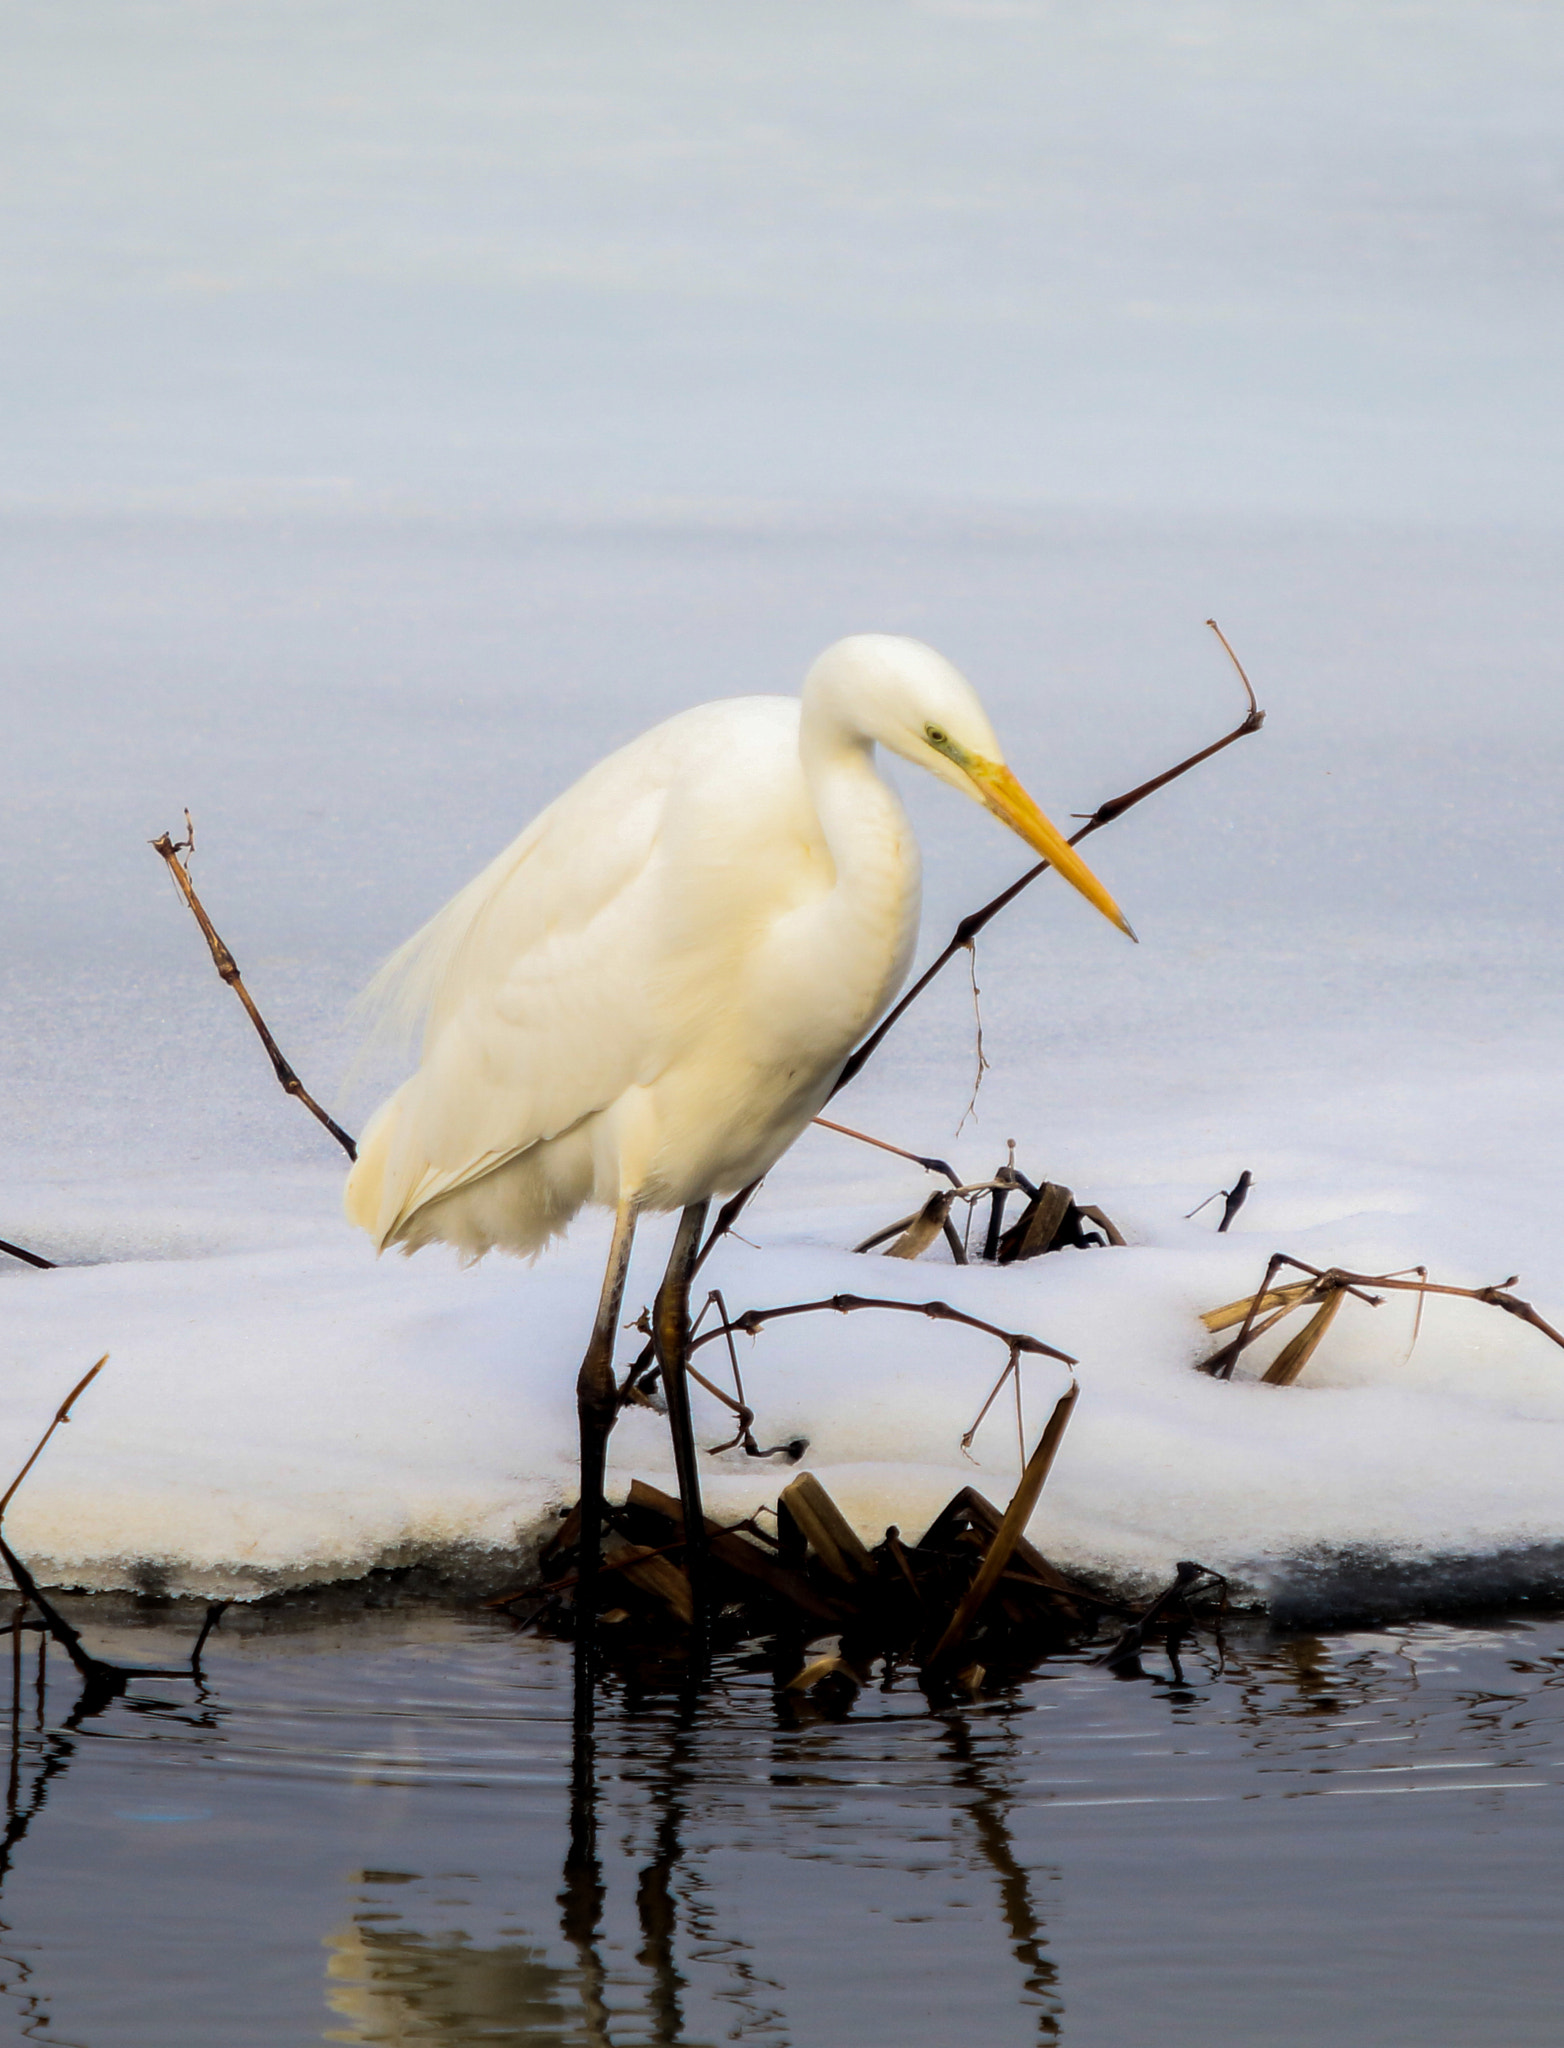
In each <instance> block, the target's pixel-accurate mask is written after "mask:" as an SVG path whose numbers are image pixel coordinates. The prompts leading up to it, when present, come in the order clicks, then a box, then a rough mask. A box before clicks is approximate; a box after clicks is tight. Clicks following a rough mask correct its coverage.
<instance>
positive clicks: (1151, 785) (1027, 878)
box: [831, 619, 1265, 1095]
mask: <svg viewBox="0 0 1564 2048" xmlns="http://www.w3.org/2000/svg"><path fill="white" fill-rule="evenodd" d="M1206 624H1207V625H1208V626H1209V627H1210V628H1211V630H1212V632H1213V633H1215V634H1216V636H1217V638H1218V639H1219V640H1221V642H1222V645H1223V646H1224V647H1226V648H1227V653H1228V658H1229V659H1230V660H1231V662H1232V664H1233V666H1234V668H1236V669H1237V670H1238V679H1239V681H1240V682H1241V683H1242V684H1243V686H1244V693H1245V695H1246V696H1247V697H1248V699H1249V709H1248V711H1247V712H1246V714H1245V715H1244V717H1243V718H1242V719H1241V720H1240V722H1239V723H1238V724H1237V725H1235V726H1234V727H1233V729H1232V731H1231V732H1227V733H1224V734H1223V735H1222V737H1221V738H1220V739H1219V740H1213V741H1212V743H1211V745H1210V746H1208V747H1202V748H1201V749H1200V751H1199V753H1197V754H1191V755H1190V756H1189V758H1188V759H1187V760H1184V761H1180V762H1178V763H1177V764H1176V766H1174V767H1172V768H1166V769H1164V770H1163V772H1162V773H1161V774H1160V775H1153V776H1152V777H1151V779H1150V781H1149V782H1142V783H1139V784H1137V786H1136V787H1135V788H1134V789H1129V790H1126V791H1125V792H1124V794H1123V795H1122V796H1113V797H1109V799H1108V801H1107V802H1106V803H1103V804H1099V805H1098V806H1097V808H1096V810H1095V811H1093V812H1092V813H1091V814H1090V816H1089V817H1088V818H1087V820H1086V822H1085V824H1084V825H1082V827H1081V829H1080V831H1079V832H1075V833H1072V834H1071V837H1070V844H1071V845H1072V846H1079V845H1080V843H1081V841H1082V840H1083V839H1087V838H1089V837H1090V836H1091V834H1092V833H1093V832H1100V831H1101V830H1102V828H1103V826H1104V825H1111V824H1112V823H1113V821H1114V819H1115V818H1122V817H1123V815H1124V813H1125V812H1126V811H1128V810H1132V809H1133V808H1134V806H1135V805H1136V804H1138V803H1142V802H1143V801H1144V800H1145V799H1146V798H1147V797H1148V796H1153V795H1155V793H1156V792H1157V791H1158V790H1159V789H1165V788H1166V787H1167V785H1168V784H1169V783H1170V782H1176V781H1177V780H1178V778H1179V776H1181V775H1187V774H1188V773H1189V771H1190V769H1191V768H1198V767H1199V766H1200V764H1201V762H1202V761H1209V760H1210V759H1211V757H1212V755H1213V754H1220V753H1221V752H1222V750H1223V748H1224V747H1230V746H1232V744H1233V743H1234V741H1235V740H1241V739H1247V738H1248V736H1249V734H1250V733H1252V732H1258V731H1259V730H1260V728H1261V726H1262V725H1264V723H1265V713H1264V712H1263V711H1262V710H1261V709H1260V707H1259V705H1258V703H1257V702H1256V701H1255V694H1254V690H1253V687H1252V686H1251V684H1250V681H1249V678H1248V677H1247V676H1246V675H1245V674H1244V671H1243V667H1242V665H1241V663H1240V662H1239V659H1238V657H1237V655H1236V654H1234V653H1233V650H1232V648H1231V647H1228V645H1227V641H1226V640H1225V639H1224V638H1223V635H1222V630H1221V628H1220V627H1219V626H1218V625H1217V623H1216V621H1215V619H1207V621H1206ZM1051 865H1052V863H1051V862H1049V861H1046V860H1040V861H1039V862H1038V863H1037V865H1036V866H1035V867H1031V868H1028V869H1027V871H1026V873H1025V874H1024V875H1020V876H1018V877H1017V879H1016V880H1015V881H1013V882H1012V883H1011V884H1010V886H1009V888H1008V889H1002V890H1001V891H1000V892H999V894H998V895H997V896H996V897H994V898H993V900H992V901H991V902H989V903H985V904H984V905H983V907H982V909H981V910H974V911H970V912H969V913H968V914H967V916H965V917H964V918H963V919H962V920H961V922H960V924H958V925H957V927H956V929H955V931H954V932H953V933H952V934H951V937H950V942H949V944H948V945H947V946H946V947H945V950H944V951H943V952H942V953H941V954H940V955H939V957H938V959H936V960H935V962H934V964H933V965H932V966H931V967H929V968H927V969H925V971H924V972H923V973H922V974H921V975H919V977H918V979H917V980H916V981H915V982H914V983H913V985H912V987H911V988H910V989H909V990H908V991H907V993H906V994H905V995H904V996H903V997H902V999H901V1001H900V1002H899V1003H897V1004H896V1006H895V1008H894V1009H892V1010H891V1011H890V1012H889V1014H888V1015H887V1016H886V1017H885V1018H884V1019H883V1021H882V1022H881V1023H880V1024H878V1025H877V1026H876V1027H875V1029H874V1030H873V1031H871V1032H870V1034H869V1036H868V1037H867V1038H866V1039H865V1040H864V1042H863V1044H862V1045H860V1046H859V1048H858V1050H857V1051H856V1052H855V1053H854V1054H853V1055H852V1057H851V1059H849V1060H848V1062H847V1064H846V1065H845V1066H844V1067H843V1068H842V1071H841V1073H840V1074H839V1075H838V1076H837V1080H836V1086H835V1087H834V1088H833V1089H832V1090H831V1093H832V1094H833V1095H836V1094H839V1093H840V1092H841V1090H842V1089H843V1088H845V1087H846V1086H847V1084H848V1082H849V1081H853V1080H856V1079H857V1077H858V1075H859V1074H861V1073H862V1072H863V1069H864V1066H865V1065H866V1063H867V1062H868V1061H869V1060H871V1059H872V1058H873V1057H874V1055H875V1053H876V1052H877V1051H878V1050H879V1048H880V1045H881V1043H882V1042H883V1041H884V1039H885V1038H886V1037H887V1036H888V1035H889V1034H890V1032H891V1031H892V1030H893V1029H894V1028H895V1026H896V1025H897V1024H898V1023H900V1021H901V1019H902V1018H903V1017H904V1016H905V1015H906V1014H907V1012H908V1010H909V1009H911V1007H912V1005H913V1004H914V1003H915V1002H916V1001H917V1000H918V998H919V996H921V995H922V993H923V991H924V990H925V989H926V988H927V987H928V985H929V983H930V982H931V981H933V979H934V978H935V976H936V975H938V974H940V973H942V972H943V971H944V969H945V968H947V967H948V966H949V965H950V963H951V961H952V960H954V959H955V957H956V955H957V954H958V953H959V952H961V951H962V950H963V948H964V947H967V946H970V945H971V944H972V941H973V940H974V939H975V938H976V937H977V935H978V933H979V932H981V931H982V929H983V928H984V926H985V925H986V924H988V923H989V922H990V921H991V920H992V919H993V918H995V917H997V916H998V915H999V913H1000V911H1001V910H1003V909H1004V908H1005V906H1006V905H1007V904H1010V903H1013V902H1014V901H1015V899H1016V898H1017V897H1018V896H1019V895H1020V894H1021V891H1022V890H1023V889H1026V888H1028V887H1030V885H1031V884H1032V883H1033V882H1035V881H1036V880H1037V878H1038V876H1039V875H1043V874H1046V873H1047V872H1048V869H1049V867H1050V866H1051Z"/></svg>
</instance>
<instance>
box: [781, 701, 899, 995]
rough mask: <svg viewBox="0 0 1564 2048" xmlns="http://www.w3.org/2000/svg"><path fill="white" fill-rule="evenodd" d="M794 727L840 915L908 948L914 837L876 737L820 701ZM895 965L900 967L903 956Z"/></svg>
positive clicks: (897, 947) (896, 948)
mask: <svg viewBox="0 0 1564 2048" xmlns="http://www.w3.org/2000/svg"><path fill="white" fill-rule="evenodd" d="M808 710H809V711H813V714H814V715H813V716H809V715H807V711H806V716H805V717H804V719H803V721H802V723H801V725H800V728H799V756H800V759H801V760H802V763H803V769H804V780H805V782H806V783H807V785H808V788H809V795H810V798H811V801H812V803H813V806H814V810H815V815H816V816H817V817H818V819H819V821H820V830H821V833H822V836H823V837H824V840H825V844H826V848H827V850H828V851H829V853H830V857H831V863H832V866H833V868H834V870H835V887H834V889H833V891H832V894H833V896H834V898H835V901H836V907H837V910H838V912H839V914H841V915H843V916H847V917H850V918H851V919H852V920H853V921H854V922H855V923H862V925H863V926H864V927H865V929H866V931H868V932H873V933H874V934H875V935H876V936H879V935H882V934H883V935H884V939H882V941H881V942H882V943H883V942H884V940H885V939H888V940H891V943H892V945H893V948H894V950H895V951H896V952H897V953H898V954H899V953H901V952H902V951H903V950H906V949H910V946H911V943H912V941H913V940H915V939H916V936H917V926H918V910H919V893H920V881H921V871H920V863H919V857H918V842H917V839H916V837H915V836H914V834H913V830H912V824H911V821H910V820H909V819H908V816H907V813H906V812H905V811H904V810H903V808H902V805H901V800H900V798H899V797H898V796H897V795H896V792H895V791H894V790H893V789H892V788H891V787H890V785H889V783H887V782H885V781H884V780H883V779H882V778H881V776H880V775H879V773H878V771H877V770H876V768H875V764H874V742H873V741H872V740H871V739H869V738H868V737H867V735H866V734H864V733H863V732H861V731H859V730H858V729H857V728H855V727H854V726H852V725H851V724H849V723H847V722H846V721H844V720H841V719H839V718H836V717H833V716H831V715H830V714H829V713H828V712H826V711H825V708H824V707H823V706H818V705H817V706H810V707H808ZM901 971H905V962H903V963H902V967H901Z"/></svg>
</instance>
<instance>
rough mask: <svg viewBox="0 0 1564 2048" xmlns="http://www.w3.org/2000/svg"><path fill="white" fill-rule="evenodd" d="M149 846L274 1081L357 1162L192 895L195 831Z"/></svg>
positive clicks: (355, 1151) (166, 837) (344, 1134)
mask: <svg viewBox="0 0 1564 2048" xmlns="http://www.w3.org/2000/svg"><path fill="white" fill-rule="evenodd" d="M185 824H186V826H187V828H190V813H189V812H188V811H187V812H186V813H185ZM150 843H151V845H152V847H153V849H154V850H155V851H156V852H158V853H160V854H161V855H162V856H163V859H164V860H165V861H166V862H167V864H168V871H169V873H170V874H171V875H172V876H173V878H174V880H175V882H176V884H177V885H178V888H179V893H180V894H181V895H182V896H183V897H184V899H185V902H186V903H187V904H188V905H189V907H190V914H191V916H192V917H193V918H194V919H195V921H196V923H197V924H198V925H199V926H200V927H201V936H202V937H203V938H204V939H205V940H206V945H207V951H208V952H209V953H210V954H211V956H212V965H213V966H214V967H215V968H216V969H217V972H218V974H219V975H220V976H221V978H222V979H223V980H224V981H226V982H227V984H228V986H229V987H230V988H231V989H232V990H233V992H234V994H235V995H236V996H237V997H238V998H239V1000H240V1002H241V1003H243V1005H244V1009H245V1015H246V1016H247V1017H248V1018H249V1020H250V1022H251V1023H252V1024H253V1025H254V1026H255V1031H256V1036H257V1037H258V1038H259V1039H260V1041H261V1043H262V1045H264V1046H265V1048H266V1056H267V1058H268V1059H269V1060H270V1061H271V1063H272V1068H273V1071H274V1072H275V1073H276V1076H277V1079H278V1080H279V1081H280V1082H281V1084H282V1086H283V1088H284V1089H285V1090H286V1091H287V1093H288V1094H289V1095H292V1096H293V1097H295V1099H296V1100H298V1101H299V1102H302V1103H303V1105H304V1107H305V1108H306V1109H307V1110H308V1111H309V1113H310V1115H311V1116H312V1117H314V1118H315V1120H316V1122H317V1123H319V1124H322V1125H323V1126H324V1127H325V1129H327V1130H328V1131H330V1133H331V1135H332V1136H333V1137H334V1138H335V1139H336V1141H337V1143H338V1144H339V1145H340V1146H341V1147H342V1149H343V1151H344V1152H346V1154H347V1155H348V1157H349V1159H356V1158H357V1157H358V1147H357V1146H356V1145H355V1144H354V1142H353V1140H352V1139H351V1138H350V1137H349V1136H348V1134H347V1132H346V1131H345V1130H343V1128H342V1126H341V1124H339V1123H337V1122H336V1120H335V1119H334V1118H332V1117H330V1116H328V1115H327V1114H326V1112H325V1110H323V1109H322V1108H321V1106H320V1104H319V1103H318V1102H317V1101H316V1100H315V1098H314V1096H313V1095H311V1093H310V1092H309V1090H308V1089H307V1088H306V1087H305V1085H304V1083H303V1082H302V1081H301V1080H300V1079H299V1077H298V1075H297V1074H296V1073H295V1072H294V1071H293V1069H292V1067H291V1066H289V1064H288V1062H287V1061H286V1060H285V1059H284V1058H283V1055H282V1049H281V1047H280V1046H279V1045H278V1043H277V1041H276V1039H275V1038H273V1037H272V1035H271V1032H270V1031H269V1030H268V1029H267V1026H266V1019H265V1018H264V1017H263V1016H262V1015H261V1013H260V1011H259V1010H258V1009H257V1008H256V1007H255V1002H254V999H253V998H252V996H251V994H250V991H249V990H248V989H247V988H246V987H245V985H244V978H243V976H242V975H241V974H240V972H239V966H238V963H237V961H236V960H235V959H234V956H233V954H232V953H230V952H229V950H228V948H227V946H226V945H224V943H223V941H222V939H221V938H220V937H219V935H218V931H217V927H216V926H215V925H214V924H213V923H212V920H211V919H210V918H209V917H208V916H207V914H206V910H205V907H204V906H203V904H202V902H201V899H200V897H199V896H197V894H196V892H195V885H194V884H193V883H192V882H191V880H190V872H189V870H188V868H187V867H186V866H185V863H184V862H183V861H182V860H181V859H180V858H179V856H180V853H181V851H182V850H184V851H188V850H189V849H190V848H191V847H192V846H193V845H194V843H195V834H194V829H193V828H190V829H189V830H188V832H187V836H186V838H185V839H184V840H182V841H180V842H179V843H178V844H176V843H175V842H174V840H173V839H171V838H170V836H169V835H168V833H166V832H164V833H162V834H161V835H160V836H159V837H158V838H156V839H154V840H152V841H151V842H150Z"/></svg>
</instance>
